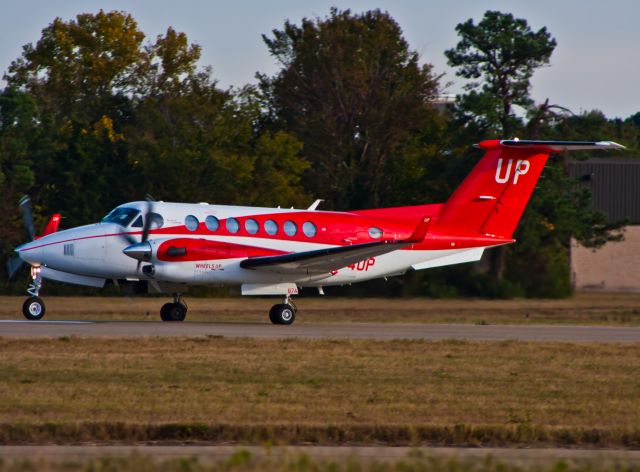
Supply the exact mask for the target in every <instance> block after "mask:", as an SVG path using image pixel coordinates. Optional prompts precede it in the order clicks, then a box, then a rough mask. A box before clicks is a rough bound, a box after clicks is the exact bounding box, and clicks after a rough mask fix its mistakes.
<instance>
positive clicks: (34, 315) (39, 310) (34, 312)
mask: <svg viewBox="0 0 640 472" xmlns="http://www.w3.org/2000/svg"><path fill="white" fill-rule="evenodd" d="M41 288H42V275H40V267H36V266H31V284H30V285H29V288H28V289H27V293H28V294H29V295H31V296H30V297H29V298H27V299H26V300H25V301H24V303H23V304H22V314H23V315H24V317H25V318H26V319H28V320H29V321H37V320H40V319H42V317H43V316H44V314H45V311H46V310H45V306H44V301H42V298H40V297H39V296H38V295H39V294H40V289H41Z"/></svg>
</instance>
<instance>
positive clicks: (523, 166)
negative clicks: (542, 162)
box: [496, 158, 531, 185]
mask: <svg viewBox="0 0 640 472" xmlns="http://www.w3.org/2000/svg"><path fill="white" fill-rule="evenodd" d="M512 165H513V160H512V159H509V160H508V161H507V168H506V170H505V172H504V175H501V174H502V158H500V159H498V166H497V167H496V182H498V183H499V184H505V183H507V182H508V181H509V178H511V167H512ZM530 167H531V163H530V162H529V161H528V160H526V159H518V161H517V162H516V165H515V168H514V172H513V185H515V184H517V183H518V178H519V177H520V176H521V175H524V174H526V173H527V172H529V168H530Z"/></svg>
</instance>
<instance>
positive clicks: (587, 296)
mask: <svg viewBox="0 0 640 472" xmlns="http://www.w3.org/2000/svg"><path fill="white" fill-rule="evenodd" d="M186 300H187V302H188V305H189V314H188V318H187V319H188V320H192V321H225V322H227V321H251V322H265V321H267V312H268V310H269V308H270V307H271V305H273V304H274V303H275V302H276V301H277V300H276V299H274V298H252V297H245V298H189V297H187V299H186ZM23 301H24V298H23V297H0V319H22V314H21V306H22V302H23ZM45 301H46V303H47V315H46V319H50V320H56V319H91V320H138V321H141V320H154V321H156V320H158V319H159V311H160V307H161V306H162V305H163V304H164V303H166V302H167V301H168V298H158V297H140V298H127V297H110V298H107V297H46V295H45ZM296 303H297V304H298V307H299V309H300V312H299V316H298V318H297V321H296V323H305V322H313V323H318V322H328V323H330V322H374V321H386V322H405V323H407V322H418V323H489V324H501V323H518V324H541V323H544V324H596V325H623V326H640V294H607V293H579V294H577V295H576V296H574V297H572V298H568V299H563V300H524V299H516V300H470V299H462V300H433V299H426V298H421V299H379V298H367V299H348V298H346V299H345V298H331V297H307V298H305V297H297V298H296Z"/></svg>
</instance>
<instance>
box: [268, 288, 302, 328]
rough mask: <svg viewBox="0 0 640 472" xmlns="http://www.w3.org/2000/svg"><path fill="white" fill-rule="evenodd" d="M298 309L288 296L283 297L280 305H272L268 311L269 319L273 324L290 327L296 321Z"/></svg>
mask: <svg viewBox="0 0 640 472" xmlns="http://www.w3.org/2000/svg"><path fill="white" fill-rule="evenodd" d="M297 311H298V309H297V308H296V306H295V305H294V304H293V302H292V301H291V297H289V295H285V297H284V299H283V300H282V303H278V304H277V305H273V306H272V307H271V310H269V319H270V320H271V322H272V323H273V324H280V325H290V324H291V323H293V322H294V321H295V319H296V312H297Z"/></svg>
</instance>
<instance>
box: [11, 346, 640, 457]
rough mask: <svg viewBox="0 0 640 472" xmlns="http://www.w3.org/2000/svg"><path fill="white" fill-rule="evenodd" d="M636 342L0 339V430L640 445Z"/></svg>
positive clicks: (94, 436) (62, 435)
mask: <svg viewBox="0 0 640 472" xmlns="http://www.w3.org/2000/svg"><path fill="white" fill-rule="evenodd" d="M638 379H640V344H631V345H615V344H606V345H604V344H568V343H523V342H514V341H505V342H493V343H489V342H486V343H478V342H465V341H454V340H451V341H441V342H428V341H368V340H340V341H335V340H308V339H285V340H256V339H226V338H204V337H203V338H171V339H163V338H144V339H97V338H93V339H92V338H73V337H71V338H67V337H65V338H60V339H6V338H0V441H1V442H3V443H5V444H8V443H19V442H67V443H68V442H82V441H178V442H187V441H211V442H233V443H240V442H248V443H253V444H260V443H262V442H265V441H266V442H273V443H278V444H282V443H295V444H304V443H311V444H342V443H359V444H365V443H380V444H391V445H412V444H429V445H494V446H497V445H524V444H536V445H558V446H573V445H575V446H585V447H587V446H592V447H633V448H636V447H640V441H639V439H638V437H639V433H638V431H640V381H639V380H638Z"/></svg>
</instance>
